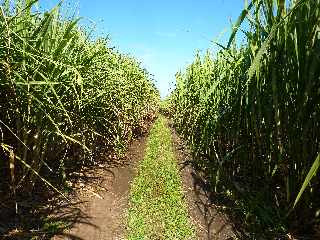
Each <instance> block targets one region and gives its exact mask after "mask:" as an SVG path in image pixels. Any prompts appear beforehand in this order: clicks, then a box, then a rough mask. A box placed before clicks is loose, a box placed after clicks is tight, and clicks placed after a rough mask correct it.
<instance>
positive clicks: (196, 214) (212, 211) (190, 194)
mask: <svg viewBox="0 0 320 240" xmlns="http://www.w3.org/2000/svg"><path fill="white" fill-rule="evenodd" d="M171 130H172V136H173V142H174V147H175V153H176V158H177V160H178V161H179V164H180V166H181V168H180V170H181V175H182V179H183V185H184V186H183V189H184V192H185V195H186V199H187V202H188V205H189V214H190V216H191V218H192V220H193V224H194V225H195V227H196V231H197V237H198V239H199V240H232V239H237V237H236V231H235V229H234V226H233V225H232V223H231V221H230V220H229V219H228V217H227V216H226V215H224V214H222V213H221V212H219V211H218V206H216V205H215V204H213V202H212V199H211V194H210V191H209V187H208V184H207V183H206V181H205V180H204V179H203V178H202V177H201V176H200V174H199V173H197V171H195V170H194V168H193V167H192V157H191V154H190V153H189V152H188V150H187V148H186V146H185V145H184V143H183V141H182V140H181V139H180V138H179V137H178V135H177V134H176V132H175V131H174V129H173V128H171Z"/></svg>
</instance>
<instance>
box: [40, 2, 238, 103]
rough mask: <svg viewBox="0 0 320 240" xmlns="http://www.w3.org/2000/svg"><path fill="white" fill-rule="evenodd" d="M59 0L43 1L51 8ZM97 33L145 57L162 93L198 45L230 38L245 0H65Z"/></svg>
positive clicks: (143, 63)
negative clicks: (232, 24) (231, 28)
mask: <svg viewBox="0 0 320 240" xmlns="http://www.w3.org/2000/svg"><path fill="white" fill-rule="evenodd" d="M57 2H59V1H56V0H40V4H41V6H43V7H45V8H50V7H52V6H54V4H56V3H57ZM64 4H65V5H69V6H70V8H69V9H73V11H75V12H76V13H77V14H79V16H81V17H84V19H85V21H86V22H87V23H90V22H93V23H95V25H96V29H97V34H99V35H106V34H108V35H109V36H110V38H111V45H112V46H115V47H116V48H117V49H119V50H120V51H121V52H125V53H129V54H130V55H132V56H135V57H136V58H137V59H139V60H140V61H141V62H142V66H143V67H145V68H146V69H147V70H148V71H149V72H150V73H151V74H153V75H154V79H155V81H156V85H157V86H158V88H159V90H160V93H161V96H162V97H164V96H166V95H167V94H168V93H169V91H170V90H171V89H172V88H173V87H174V82H175V77H174V75H175V73H176V72H177V71H179V70H180V69H183V68H185V67H186V66H187V64H189V63H191V62H192V60H193V57H194V54H195V52H196V50H197V49H199V50H202V51H205V50H206V49H207V48H212V47H214V44H212V41H213V40H215V41H217V40H218V41H219V42H222V43H224V42H225V41H226V40H227V38H228V36H229V32H230V27H231V24H230V20H232V22H235V21H236V20H237V18H238V16H239V14H240V13H241V10H242V9H243V7H244V0H171V1H169V0H162V1H156V0H140V1H138V0H113V1H108V0H105V1H103V0H90V1H89V0H65V3H64Z"/></svg>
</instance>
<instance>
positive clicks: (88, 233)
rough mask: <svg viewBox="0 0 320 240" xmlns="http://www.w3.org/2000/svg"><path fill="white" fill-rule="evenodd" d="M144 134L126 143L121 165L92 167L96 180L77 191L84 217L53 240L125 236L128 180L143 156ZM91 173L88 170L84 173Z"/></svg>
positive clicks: (86, 239)
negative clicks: (126, 148) (124, 158)
mask: <svg viewBox="0 0 320 240" xmlns="http://www.w3.org/2000/svg"><path fill="white" fill-rule="evenodd" d="M145 140H146V137H145V136H144V137H140V138H139V139H137V140H134V141H133V142H132V143H131V145H130V146H129V149H128V152H127V154H126V161H125V163H124V164H121V166H114V167H112V168H107V169H106V168H103V167H102V168H100V169H95V170H94V172H92V173H91V174H93V175H94V176H95V177H96V178H97V179H99V181H98V182H97V181H95V182H93V183H94V184H93V185H92V184H89V185H88V186H87V185H86V186H83V188H82V189H81V190H79V191H78V194H77V195H78V199H79V201H80V202H81V204H80V205H79V206H78V208H79V210H80V211H81V212H82V213H83V215H84V216H86V217H84V218H81V219H78V221H75V224H74V225H73V227H72V228H71V229H69V230H66V231H64V233H62V234H61V235H60V236H55V237H53V238H52V240H62V239H65V240H66V239H73V240H76V239H79V240H80V239H83V240H93V239H94V240H107V239H108V240H109V239H110V240H119V239H124V238H125V232H126V211H127V206H128V195H129V194H128V193H129V186H130V182H131V181H132V179H133V177H134V175H135V172H136V171H135V166H136V164H137V162H138V161H139V160H141V159H142V158H143V154H144V150H145V142H146V141H145ZM87 174H90V173H87Z"/></svg>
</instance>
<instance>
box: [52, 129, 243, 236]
mask: <svg viewBox="0 0 320 240" xmlns="http://www.w3.org/2000/svg"><path fill="white" fill-rule="evenodd" d="M160 131H169V132H170V134H171V136H170V137H171V140H170V141H171V143H170V144H171V148H170V151H171V152H172V156H173V159H174V165H175V167H174V168H176V169H177V173H178V177H177V178H178V181H180V182H179V185H180V186H177V188H178V190H177V192H176V193H177V194H175V195H174V197H173V198H172V199H174V198H177V199H181V200H182V202H180V203H179V204H180V205H179V206H178V208H177V209H183V208H184V206H185V208H186V212H187V216H186V218H187V219H184V218H185V216H184V213H183V211H182V213H181V212H179V211H180V210H179V211H178V213H177V214H178V215H177V216H176V218H178V219H180V220H179V221H180V224H181V223H182V222H183V221H186V222H185V224H186V226H188V225H189V224H190V228H189V226H188V227H187V228H186V229H185V232H184V233H182V235H183V237H179V234H181V233H177V234H178V235H176V236H178V237H177V238H171V237H168V236H169V235H168V233H165V232H166V231H165V229H164V228H166V227H167V226H166V224H168V221H166V220H165V219H166V218H161V215H163V214H164V213H163V212H162V213H161V211H160V218H159V214H157V213H154V214H151V215H150V216H148V217H149V218H150V217H151V219H149V220H147V221H148V225H150V224H155V225H154V226H151V227H150V226H148V227H147V228H148V229H149V230H150V229H151V230H152V231H154V230H155V231H158V233H157V234H158V235H157V234H155V235H145V238H137V237H135V235H134V234H131V235H130V231H131V232H132V230H133V232H134V231H135V229H132V224H131V226H129V233H128V231H127V228H128V227H127V222H128V208H129V201H130V200H129V198H131V201H130V205H131V207H130V209H132V207H133V205H132V196H131V197H130V196H129V195H130V194H129V189H130V184H131V182H132V181H133V182H135V181H136V179H138V177H139V173H138V175H137V171H141V169H139V168H141V165H142V163H143V161H144V160H143V159H145V155H147V154H148V153H146V154H145V151H148V149H146V145H148V144H149V145H150V143H149V141H150V136H149V138H148V144H147V143H146V137H141V138H140V139H138V140H135V141H133V143H132V144H131V145H130V147H129V150H128V153H127V161H128V164H126V165H124V166H122V167H120V168H119V167H116V168H111V169H109V170H107V171H106V170H97V172H96V173H97V174H99V175H100V176H101V175H104V177H103V180H102V181H101V182H100V184H99V186H100V188H98V187H97V188H96V189H105V190H104V191H96V190H95V189H94V188H93V190H92V191H90V190H89V192H91V194H84V195H81V196H80V201H82V202H84V203H83V204H82V205H81V206H80V210H81V211H82V212H83V213H84V214H83V215H85V216H86V218H84V219H79V221H78V223H76V224H75V225H74V226H73V227H72V229H70V230H69V231H66V232H65V233H64V235H61V236H55V237H54V238H53V240H62V239H71V240H81V239H83V240H93V239H94V240H109V239H110V240H120V239H127V236H128V234H129V239H130V240H135V239H146V240H147V239H151V240H152V239H157V240H159V239H199V240H202V239H205V240H211V239H212V240H215V239H218V240H220V239H221V240H231V239H237V238H236V235H235V230H234V229H233V226H232V224H230V221H229V220H228V218H227V217H226V216H224V215H223V214H221V213H219V212H218V210H217V208H216V206H214V205H213V204H212V203H211V201H210V194H208V189H206V187H205V181H204V180H203V179H202V178H201V177H200V176H199V174H197V172H196V171H195V170H194V169H193V168H192V166H191V165H190V164H186V163H189V162H190V160H191V158H190V154H189V153H188V150H187V148H186V147H185V146H184V144H183V142H182V141H181V140H180V138H179V137H178V135H177V134H176V133H175V131H174V130H173V128H170V130H169V129H168V124H167V123H166V124H165V129H162V130H160ZM151 132H152V131H151ZM160 136H161V134H160V135H159V134H158V136H157V137H160ZM156 141H157V140H156ZM163 144H165V143H163V142H161V141H160V145H159V148H160V149H161V150H160V151H162V150H163V149H162V148H163V146H164V145H163ZM169 155H170V153H169ZM139 161H140V163H139V164H137V163H138V162H139ZM138 165H139V166H138ZM137 169H139V170H137ZM179 169H180V171H179ZM99 171H100V172H99ZM165 171H166V170H165ZM169 171H173V172H174V169H173V170H172V169H171V170H169ZM170 174H172V172H171V173H170ZM173 174H174V173H173ZM134 176H136V177H134ZM151 179H152V178H151ZM152 180H154V179H152ZM142 181H144V180H142ZM143 184H147V183H145V182H143ZM156 185H159V184H156ZM161 185H163V184H161ZM164 185H166V184H164ZM164 185H163V186H164ZM169 185H170V184H169ZM169 187H171V185H170V186H169ZM179 188H181V189H180V190H179ZM141 189H143V188H141ZM157 191H158V190H157ZM179 191H180V193H181V196H179V194H180V193H179ZM87 192H88V191H87ZM166 192H168V191H166ZM131 195H132V193H131ZM153 195H154V194H153ZM153 195H152V196H153ZM156 195H157V197H158V195H162V193H161V194H159V192H157V193H156ZM170 198H171V197H170V196H164V198H162V200H161V201H160V202H163V200H164V201H166V199H170ZM146 199H148V198H144V200H146ZM172 199H171V200H172ZM149 201H152V202H147V203H144V204H145V205H146V206H149V205H152V204H154V202H156V201H157V199H156V200H155V199H152V198H151V199H149ZM178 201H179V200H178ZM171 202H172V201H171ZM161 204H162V203H161ZM165 204H166V203H165ZM170 204H171V203H170ZM181 204H182V205H181ZM184 204H185V205H184ZM174 205H176V203H175V202H174ZM155 206H156V205H155ZM160 208H161V207H160ZM174 208H175V206H172V207H170V209H174ZM155 209H159V207H158V206H156V207H155ZM170 209H167V210H170ZM138 210H139V211H143V210H141V209H139V208H138ZM147 210H150V209H147ZM151 210H152V209H151ZM162 210H163V209H162ZM129 211H130V210H129ZM131 212H132V211H131ZM174 212H177V211H174ZM170 214H172V213H170ZM173 214H175V213H173ZM179 214H180V215H179ZM181 215H183V216H182V218H181ZM141 216H143V215H141ZM141 216H140V217H141ZM155 216H157V217H156V218H159V219H160V220H164V222H163V223H162V224H157V221H154V220H153V219H152V218H153V217H155ZM138 217H139V216H138ZM143 217H144V216H143ZM181 219H182V220H181ZM131 220H132V218H131ZM138 220H139V219H138ZM140 220H141V219H140ZM134 221H135V220H134ZM143 224H144V223H143ZM143 224H142V225H143ZM169 224H170V226H171V229H170V232H172V231H174V230H172V226H173V225H172V223H170V222H169ZM129 225H130V214H129ZM134 225H135V223H134ZM140 225H141V224H140ZM178 225H179V224H178ZM178 225H177V226H178ZM140 227H141V226H140ZM130 228H131V229H130ZM142 228H143V229H145V228H144V227H142ZM174 228H175V227H174V226H173V229H174ZM179 228H181V225H180V226H179ZM190 229H193V230H195V231H194V232H195V233H193V234H192V233H190V231H189V230H190ZM139 231H142V230H141V229H138V232H139ZM143 231H144V230H143ZM162 233H163V236H161V234H162ZM143 234H147V233H146V232H144V233H143ZM164 234H167V237H165V236H164ZM188 234H189V235H190V236H187V235H188ZM182 235H181V236H182ZM136 236H138V235H136ZM172 236H173V235H172ZM138 237H139V236H138Z"/></svg>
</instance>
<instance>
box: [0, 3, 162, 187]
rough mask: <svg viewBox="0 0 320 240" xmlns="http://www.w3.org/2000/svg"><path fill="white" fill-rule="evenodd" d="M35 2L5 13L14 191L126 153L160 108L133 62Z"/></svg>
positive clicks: (8, 150)
mask: <svg viewBox="0 0 320 240" xmlns="http://www.w3.org/2000/svg"><path fill="white" fill-rule="evenodd" d="M36 2H37V1H23V0H17V1H14V2H10V3H9V1H3V2H2V4H1V5H0V7H1V9H0V10H1V11H0V33H1V34H0V145H1V150H0V156H1V158H4V159H8V161H1V163H0V169H1V174H3V175H2V176H1V181H3V182H4V183H7V184H8V185H10V186H11V187H14V189H19V188H25V189H32V188H33V185H34V184H35V182H36V179H37V176H38V173H40V172H43V173H49V174H51V175H54V176H55V177H59V178H60V179H61V181H65V179H66V177H67V176H66V174H67V172H68V170H69V169H70V168H73V167H77V166H80V167H81V166H83V165H86V164H91V163H93V162H95V161H96V160H101V159H104V158H106V157H108V156H109V155H110V154H113V153H114V152H116V153H117V154H118V155H119V154H121V153H123V151H124V150H125V148H126V145H127V143H128V141H130V139H131V138H132V136H133V132H134V131H135V129H136V128H138V127H139V126H140V125H141V121H143V119H145V118H148V117H149V115H150V114H154V112H155V111H156V110H157V104H158V101H159V93H158V91H157V90H156V89H155V87H154V84H153V83H152V82H151V80H150V76H149V74H148V73H147V72H146V71H145V70H144V69H143V68H141V67H140V65H139V63H138V62H137V61H136V60H135V59H133V58H132V57H129V56H127V55H124V54H121V53H119V52H117V51H116V50H113V49H112V48H109V47H108V39H104V38H99V39H97V40H92V39H91V38H90V35H89V33H88V32H86V31H84V30H83V28H82V27H81V26H80V25H79V24H78V21H79V19H72V18H67V19H64V18H63V17H62V16H61V14H60V5H58V6H56V7H55V8H53V9H52V10H50V11H48V12H45V13H41V12H37V11H35V8H34V7H33V6H34V4H36ZM10 156H12V157H10ZM9 160H10V167H9ZM27 166H29V167H27ZM20 179H21V180H20ZM18 180H19V181H18ZM2 186H3V185H2Z"/></svg>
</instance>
